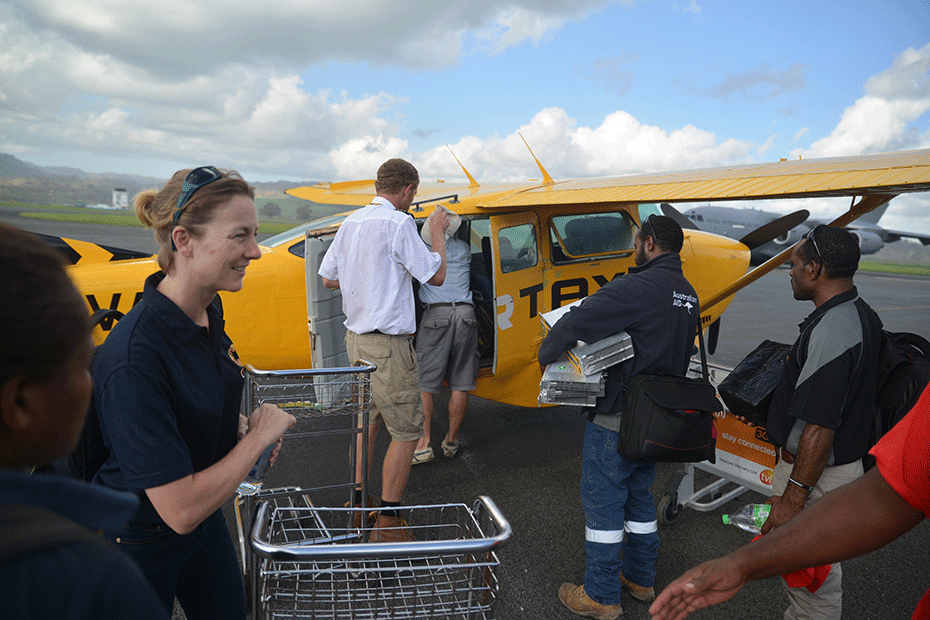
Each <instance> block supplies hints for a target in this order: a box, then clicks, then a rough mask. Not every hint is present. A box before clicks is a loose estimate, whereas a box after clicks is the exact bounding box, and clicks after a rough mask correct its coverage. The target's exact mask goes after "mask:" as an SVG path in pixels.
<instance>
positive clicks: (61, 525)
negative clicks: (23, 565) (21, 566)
mask: <svg viewBox="0 0 930 620" xmlns="http://www.w3.org/2000/svg"><path fill="white" fill-rule="evenodd" d="M0 531H2V532H3V538H2V540H0V564H2V563H3V562H6V561H7V560H12V559H13V558H16V557H18V556H21V555H23V554H25V553H29V552H31V551H36V550H38V549H43V548H45V547H51V546H53V545H57V544H59V543H63V542H74V541H86V542H95V543H96V544H100V543H101V542H102V541H103V539H102V538H101V537H100V536H99V535H97V534H95V533H94V532H91V531H90V530H89V529H87V528H86V527H83V526H81V525H78V524H77V523H75V522H74V521H72V520H70V519H68V518H66V517H63V516H61V515H60V514H57V513H54V512H52V511H50V510H45V509H44V508H38V507H36V506H28V505H25V504H4V505H2V506H0Z"/></svg>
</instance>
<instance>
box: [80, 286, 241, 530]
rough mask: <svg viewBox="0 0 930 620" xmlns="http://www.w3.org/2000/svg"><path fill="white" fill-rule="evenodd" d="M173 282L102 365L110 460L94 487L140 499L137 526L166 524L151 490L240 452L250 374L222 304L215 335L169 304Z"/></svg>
mask: <svg viewBox="0 0 930 620" xmlns="http://www.w3.org/2000/svg"><path fill="white" fill-rule="evenodd" d="M164 277H165V274H163V273H155V274H153V275H151V276H149V277H148V278H147V279H146V281H145V289H144V291H143V296H142V301H141V302H140V303H138V304H136V306H135V307H134V308H133V309H132V310H131V311H130V312H129V313H128V314H127V315H126V316H125V317H123V319H122V320H120V321H119V322H118V323H116V325H115V326H114V328H113V330H112V331H111V332H110V335H109V336H107V339H106V341H105V342H104V344H103V345H102V346H101V348H100V350H99V351H98V353H97V357H96V359H95V361H94V399H95V402H96V407H97V412H98V415H99V417H100V426H101V430H102V432H103V439H104V443H105V444H106V447H107V449H109V451H110V458H109V460H107V462H106V463H105V464H104V466H103V467H102V468H101V470H100V472H99V473H98V474H97V476H96V478H95V482H99V483H101V484H103V485H105V486H107V487H110V488H111V489H117V490H120V491H136V492H138V493H139V496H140V500H141V503H142V505H141V507H140V509H139V513H137V515H136V517H134V518H133V519H132V522H133V523H135V524H155V523H163V521H162V519H161V518H160V517H159V516H158V514H157V512H156V511H155V509H154V507H153V506H152V504H151V502H149V501H148V496H147V495H146V494H145V493H143V492H142V491H143V490H144V489H149V488H153V487H157V486H161V485H164V484H168V483H169V482H174V481H175V480H179V479H181V478H184V477H185V476H189V475H190V474H192V473H194V472H198V471H202V470H204V469H207V468H208V467H210V466H211V465H213V464H215V463H216V462H218V461H220V460H221V459H222V458H223V457H224V456H226V454H228V453H229V451H230V450H231V449H232V448H233V446H235V444H236V441H237V439H236V433H237V430H238V419H239V410H240V403H241V396H242V385H243V378H242V369H241V367H240V366H239V363H238V358H237V357H236V354H235V349H234V348H233V345H232V341H231V340H230V339H229V337H228V336H227V335H226V332H225V331H224V330H223V325H224V322H223V318H222V306H221V304H220V300H219V296H217V298H216V299H215V300H214V301H213V303H212V304H211V305H210V306H209V307H208V308H207V315H208V317H209V325H210V328H209V330H208V329H206V328H203V327H201V326H199V325H197V324H196V323H194V322H193V321H192V320H191V319H190V317H188V316H187V315H186V314H184V312H183V311H182V310H181V309H180V308H179V307H178V306H177V305H175V304H174V302H172V301H171V300H170V299H168V298H167V297H165V296H164V295H162V294H161V293H160V292H159V291H158V290H157V286H158V284H159V283H160V282H161V281H162V279H164Z"/></svg>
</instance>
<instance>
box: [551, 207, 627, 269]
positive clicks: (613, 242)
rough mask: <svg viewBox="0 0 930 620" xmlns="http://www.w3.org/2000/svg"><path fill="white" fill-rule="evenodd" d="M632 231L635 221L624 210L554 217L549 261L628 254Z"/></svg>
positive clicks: (567, 260)
mask: <svg viewBox="0 0 930 620" xmlns="http://www.w3.org/2000/svg"><path fill="white" fill-rule="evenodd" d="M636 230H637V226H636V222H634V221H633V218H631V217H630V215H629V214H628V213H626V212H625V211H613V212H606V213H604V212H601V213H583V214H573V215H558V216H555V217H553V218H552V226H551V230H550V232H551V237H552V262H553V263H565V262H569V261H571V260H574V259H578V258H582V257H588V256H594V255H599V254H617V253H622V252H628V251H630V250H632V249H633V236H634V234H635V232H636Z"/></svg>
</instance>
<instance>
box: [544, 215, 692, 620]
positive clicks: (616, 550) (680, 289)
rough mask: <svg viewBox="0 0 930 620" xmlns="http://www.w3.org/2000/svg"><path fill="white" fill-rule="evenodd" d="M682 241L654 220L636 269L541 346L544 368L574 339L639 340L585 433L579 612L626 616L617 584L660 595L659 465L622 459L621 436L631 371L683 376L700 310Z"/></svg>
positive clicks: (573, 603)
mask: <svg viewBox="0 0 930 620" xmlns="http://www.w3.org/2000/svg"><path fill="white" fill-rule="evenodd" d="M683 241H684V234H683V233H682V230H681V227H680V226H679V225H678V224H677V223H676V222H675V221H674V220H672V219H671V218H669V217H665V216H657V215H653V216H650V217H649V218H648V219H647V220H645V221H644V222H643V225H642V227H641V228H640V230H639V232H638V233H637V235H636V239H635V241H634V246H635V248H636V266H635V267H631V268H630V270H629V272H628V273H627V274H626V275H624V276H621V277H619V278H616V279H614V280H613V281H611V282H609V283H608V284H606V285H605V286H604V287H603V288H601V289H600V290H599V291H597V292H596V293H594V294H593V295H591V296H589V297H587V298H586V299H585V300H584V301H583V302H582V303H581V304H580V305H579V306H578V307H577V308H573V309H572V310H571V311H569V313H568V314H566V315H565V316H563V317H562V318H561V319H560V320H559V321H558V322H557V323H556V324H555V325H554V326H553V327H552V329H551V330H550V332H549V334H548V335H547V336H546V339H545V340H544V341H543V343H542V345H541V346H540V348H539V363H540V364H541V365H543V366H545V365H546V364H549V363H551V362H554V361H556V360H557V359H558V358H559V357H561V356H562V355H563V354H564V353H565V352H566V351H568V350H569V349H571V348H572V347H574V346H575V344H576V343H577V341H578V340H582V341H584V342H596V341H598V340H601V339H603V338H606V337H608V336H611V335H613V334H616V333H618V332H620V331H626V332H627V334H629V335H630V338H631V340H632V341H633V351H634V356H633V358H632V359H631V360H629V361H627V362H624V363H622V364H618V365H616V366H613V367H611V368H609V369H608V371H607V381H606V384H605V390H604V391H605V394H604V396H603V397H601V398H599V399H598V400H597V404H596V406H595V407H594V408H593V409H592V413H591V414H590V415H589V417H588V420H589V421H588V425H587V429H586V430H585V443H584V452H583V469H582V477H581V499H582V503H583V505H584V510H585V522H586V523H585V552H586V556H587V558H586V564H585V582H584V585H581V586H576V585H574V584H571V583H564V584H562V587H561V588H559V599H560V600H561V601H562V603H563V604H565V606H566V607H568V608H569V609H571V610H572V611H574V612H575V613H577V614H579V615H582V616H594V617H596V618H601V619H606V620H612V619H615V618H618V617H620V615H621V614H622V613H623V610H622V608H621V606H620V593H621V586H622V587H625V588H627V589H628V590H629V591H630V593H631V595H632V596H633V597H635V598H637V599H639V600H641V601H651V600H652V599H654V598H655V589H654V585H655V563H656V559H657V557H658V550H659V536H658V533H657V529H658V527H657V526H658V523H657V521H656V508H655V501H654V500H653V497H652V494H651V492H650V487H651V486H652V482H653V480H654V479H655V465H654V464H653V463H648V462H638V461H629V460H627V459H626V458H624V457H623V456H621V455H620V454H619V453H618V452H617V438H618V431H619V429H620V415H621V414H622V410H623V407H624V401H625V393H626V390H625V386H626V384H627V382H628V381H629V378H630V377H631V376H633V375H634V374H639V373H650V374H670V375H677V376H684V374H685V373H686V372H687V369H688V361H689V359H690V357H691V353H692V350H693V342H694V334H695V332H696V331H697V325H698V321H699V320H700V311H699V310H700V309H699V304H698V298H697V293H695V291H694V288H693V287H692V286H691V284H689V283H688V281H687V280H686V279H685V277H684V275H683V274H682V270H681V257H680V256H679V252H680V251H681V247H682V244H683ZM621 550H622V551H623V559H622V560H620V559H618V558H619V555H620V551H621Z"/></svg>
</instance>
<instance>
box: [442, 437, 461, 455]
mask: <svg viewBox="0 0 930 620" xmlns="http://www.w3.org/2000/svg"><path fill="white" fill-rule="evenodd" d="M458 451H459V444H458V442H457V441H448V442H447V441H443V442H442V453H443V455H445V457H446V458H447V459H451V458H452V457H453V456H455V454H456V452H458Z"/></svg>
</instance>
